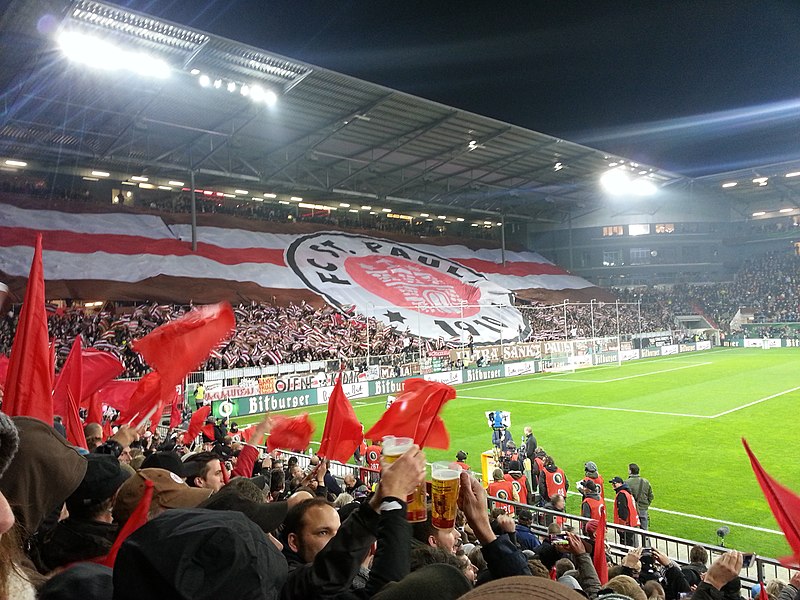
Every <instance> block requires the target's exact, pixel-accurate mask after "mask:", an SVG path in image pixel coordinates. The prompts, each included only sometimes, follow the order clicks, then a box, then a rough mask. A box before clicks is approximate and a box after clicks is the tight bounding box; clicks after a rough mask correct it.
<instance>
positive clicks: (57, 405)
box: [53, 335, 83, 416]
mask: <svg viewBox="0 0 800 600" xmlns="http://www.w3.org/2000/svg"><path fill="white" fill-rule="evenodd" d="M82 346H83V340H82V339H81V336H80V335H78V336H77V337H76V338H75V341H73V342H72V348H71V349H70V351H69V356H67V360H66V362H65V363H64V366H63V367H61V371H60V372H59V374H58V377H57V378H56V385H55V387H54V388H53V414H56V415H62V416H66V414H67V413H68V412H69V411H70V410H71V408H70V406H69V399H68V398H67V396H68V395H69V394H72V398H73V400H75V401H77V402H78V404H80V401H81V398H82V397H83V396H82V395H83V360H82V358H83V357H82V355H81V348H82Z"/></svg>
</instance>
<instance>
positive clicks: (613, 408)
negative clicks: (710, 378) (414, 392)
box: [459, 396, 711, 419]
mask: <svg viewBox="0 0 800 600" xmlns="http://www.w3.org/2000/svg"><path fill="white" fill-rule="evenodd" d="M459 398H465V399H467V400H490V401H492V402H497V403H503V402H513V403H516V404H536V405H540V406H563V407H565V408H589V409H594V410H610V411H614V412H631V413H641V414H646V415H665V416H669V417H689V418H692V419H710V418H711V417H710V416H709V415H692V414H686V413H673V412H662V411H657V410H642V409H637V408H620V407H617V406H594V405H591V404H567V403H565V402H541V401H539V400H508V399H505V398H486V397H482V396H459Z"/></svg>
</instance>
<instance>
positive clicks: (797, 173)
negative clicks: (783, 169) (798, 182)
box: [784, 171, 800, 177]
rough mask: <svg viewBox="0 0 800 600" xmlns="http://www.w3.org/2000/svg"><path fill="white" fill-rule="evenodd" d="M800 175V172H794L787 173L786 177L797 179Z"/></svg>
mask: <svg viewBox="0 0 800 600" xmlns="http://www.w3.org/2000/svg"><path fill="white" fill-rule="evenodd" d="M798 175H800V171H792V172H791V173H787V174H786V175H784V177H797V176H798Z"/></svg>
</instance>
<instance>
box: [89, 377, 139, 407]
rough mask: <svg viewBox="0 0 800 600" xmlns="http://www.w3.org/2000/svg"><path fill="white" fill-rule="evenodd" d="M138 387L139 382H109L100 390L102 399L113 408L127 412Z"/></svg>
mask: <svg viewBox="0 0 800 600" xmlns="http://www.w3.org/2000/svg"><path fill="white" fill-rule="evenodd" d="M138 386H139V382H138V381H109V382H108V383H107V384H106V385H104V386H103V387H102V388H100V391H99V394H100V399H101V400H102V401H103V402H105V403H106V404H107V405H108V406H110V407H111V408H115V409H116V410H118V411H120V412H125V411H127V410H128V406H130V403H131V396H133V392H135V391H136V388H137V387H138Z"/></svg>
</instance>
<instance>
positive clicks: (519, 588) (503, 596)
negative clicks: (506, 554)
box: [461, 575, 586, 600]
mask: <svg viewBox="0 0 800 600" xmlns="http://www.w3.org/2000/svg"><path fill="white" fill-rule="evenodd" d="M461 598H462V599H463V600H508V598H518V599H520V600H586V598H585V597H584V596H581V595H580V594H579V593H578V592H576V591H575V590H573V589H570V588H569V587H567V586H566V585H563V584H561V583H558V582H557V581H552V580H550V579H545V578H543V577H531V576H529V575H517V576H515V577H503V578H502V579H495V580H494V581H490V582H489V583H485V584H483V585H481V586H479V587H477V588H475V589H474V590H472V591H471V592H470V593H468V594H466V595H464V596H461Z"/></svg>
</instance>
